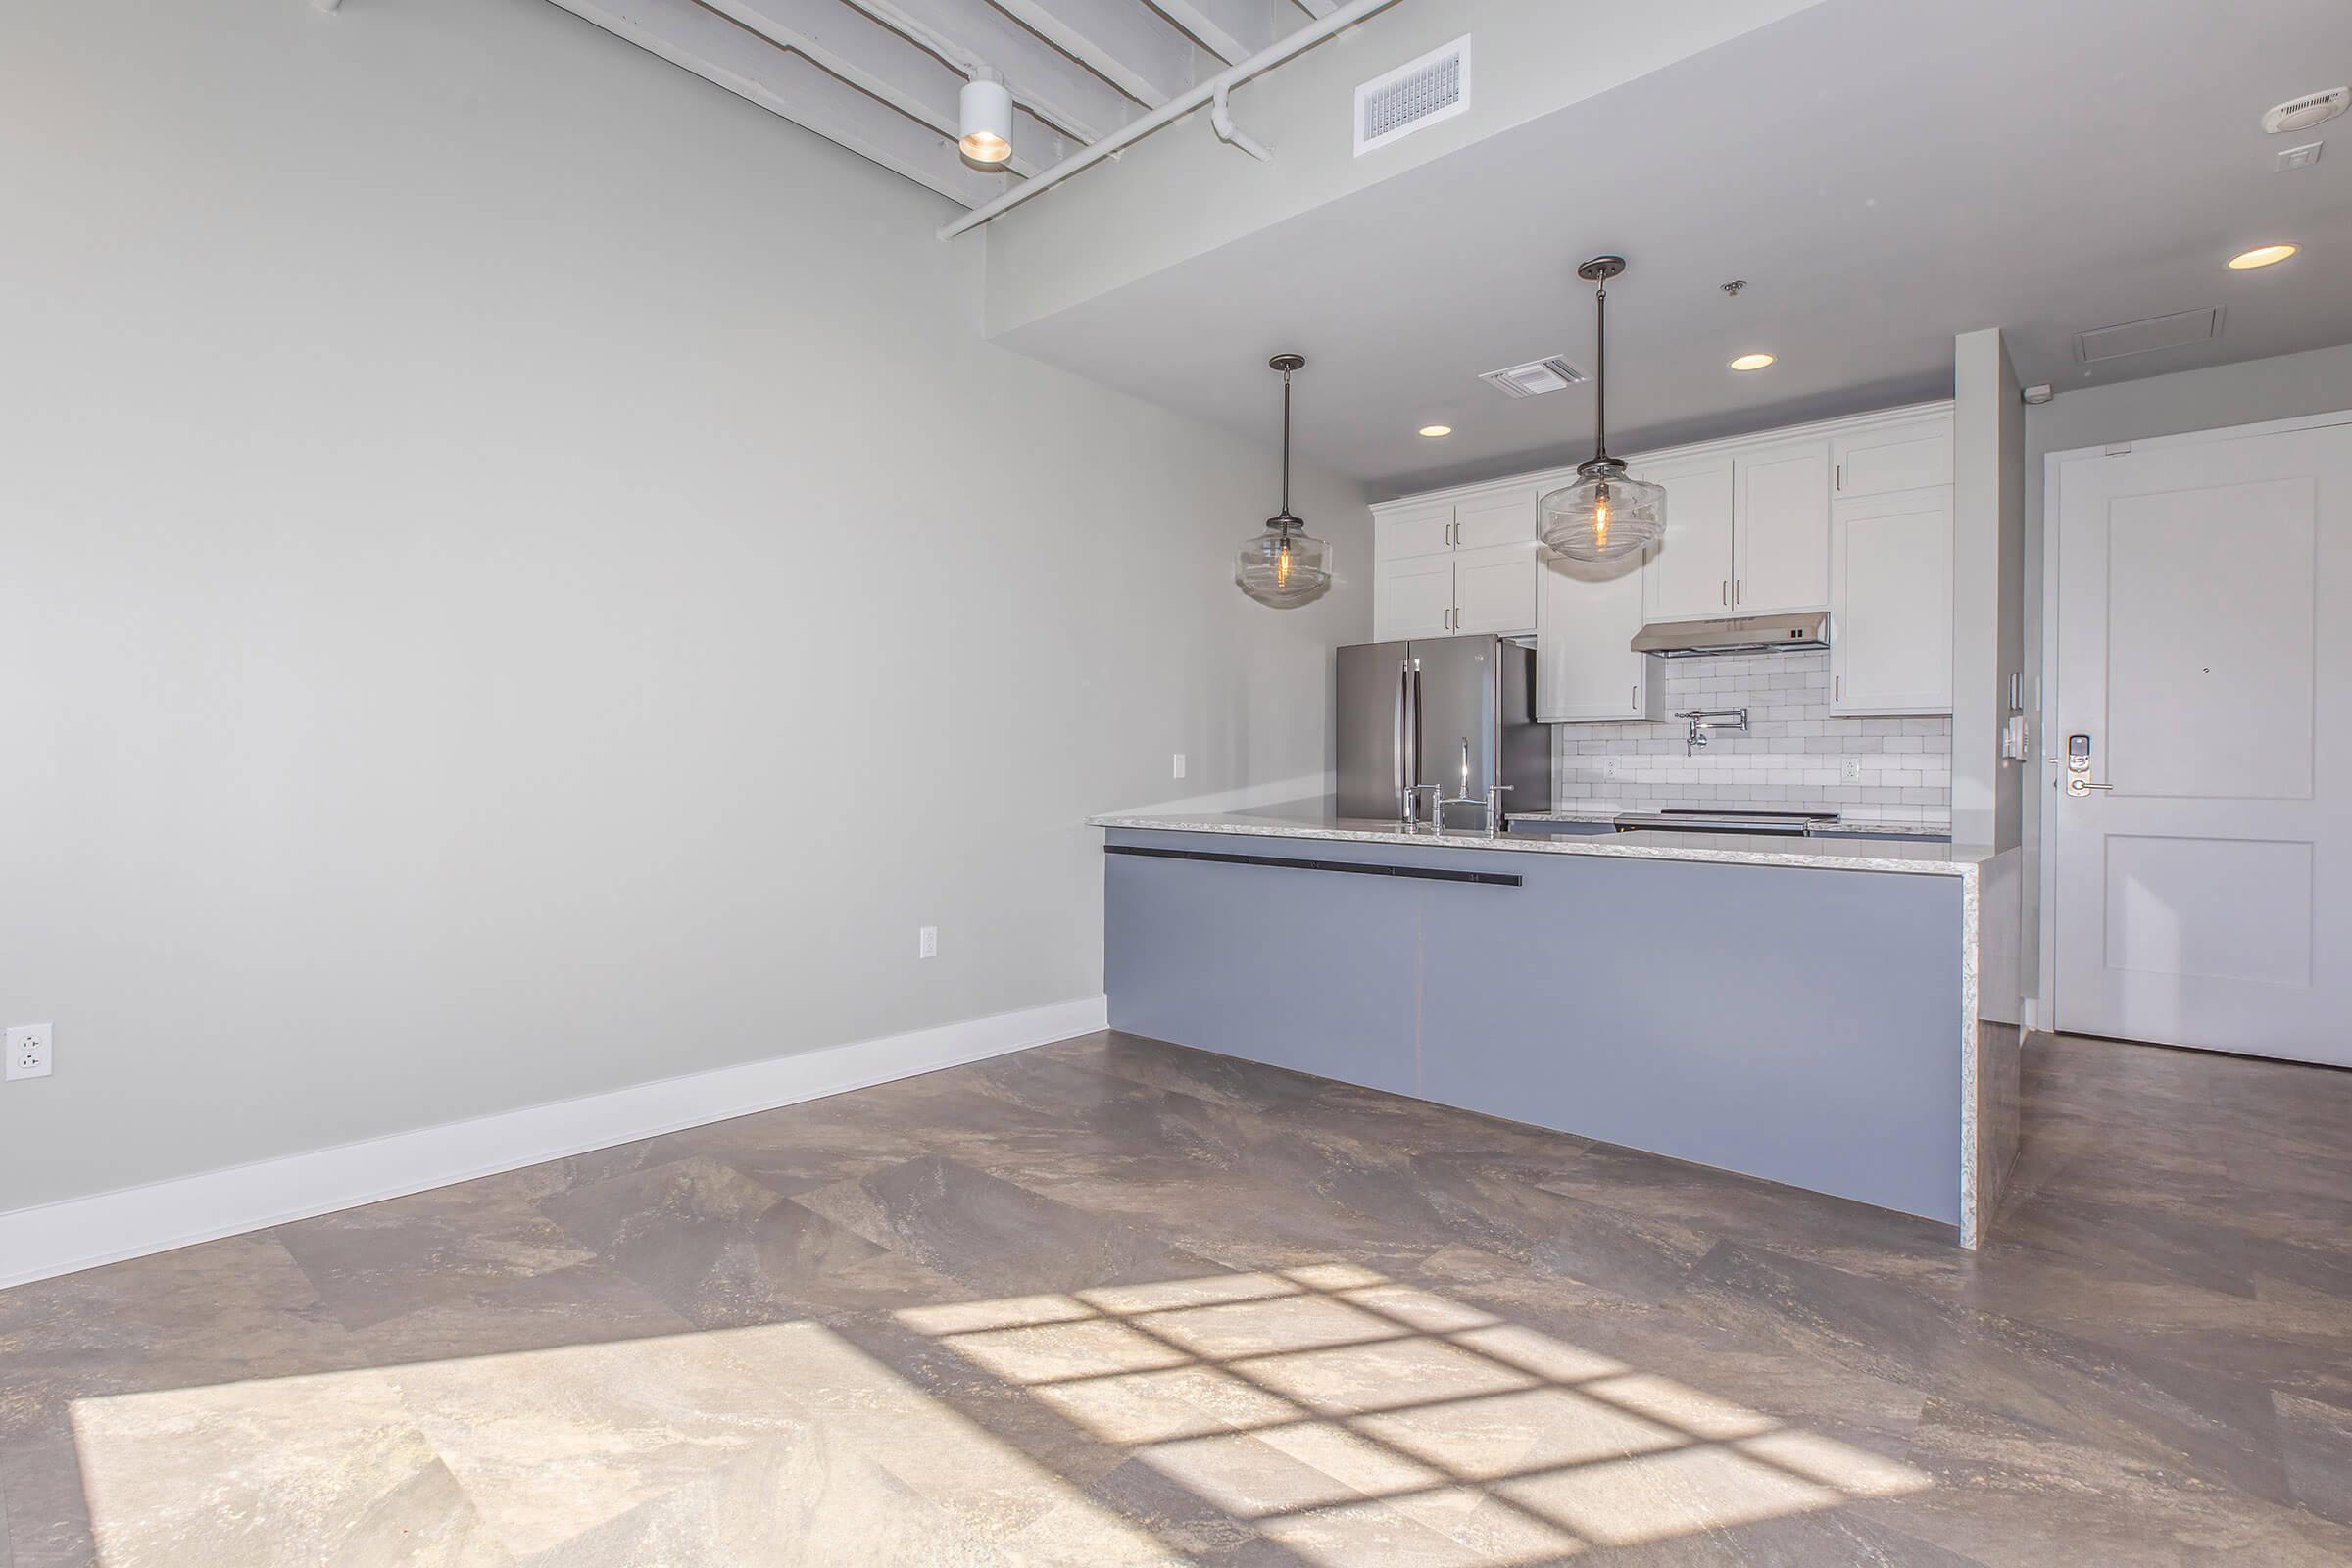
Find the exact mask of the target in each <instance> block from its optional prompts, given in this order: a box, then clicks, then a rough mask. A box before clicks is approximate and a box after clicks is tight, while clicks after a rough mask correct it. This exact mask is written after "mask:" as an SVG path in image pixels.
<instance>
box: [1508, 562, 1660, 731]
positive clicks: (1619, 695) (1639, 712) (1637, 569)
mask: <svg viewBox="0 0 2352 1568" xmlns="http://www.w3.org/2000/svg"><path fill="white" fill-rule="evenodd" d="M1542 559H1543V564H1542V566H1541V567H1540V568H1539V569H1540V570H1541V571H1542V572H1543V588H1542V594H1541V599H1540V603H1539V605H1538V615H1537V621H1536V718H1537V719H1538V721H1540V722H1542V723H1545V724H1580V723H1593V722H1601V721H1607V720H1611V719H1617V720H1625V719H1639V718H1643V717H1646V716H1648V715H1647V707H1646V704H1645V701H1644V699H1645V697H1646V692H1645V691H1644V687H1643V681H1644V677H1645V676H1646V675H1647V673H1648V669H1647V666H1648V665H1649V664H1651V663H1652V662H1654V661H1652V660H1650V659H1648V658H1647V657H1646V656H1644V655H1642V654H1637V653H1635V652H1634V651H1633V641H1634V633H1636V632H1638V631H1640V630H1641V629H1642V567H1641V564H1640V563H1639V562H1625V561H1610V562H1584V561H1569V560H1567V559H1565V558H1563V557H1559V556H1554V555H1553V554H1551V552H1549V551H1545V552H1544V555H1543V558H1542Z"/></svg>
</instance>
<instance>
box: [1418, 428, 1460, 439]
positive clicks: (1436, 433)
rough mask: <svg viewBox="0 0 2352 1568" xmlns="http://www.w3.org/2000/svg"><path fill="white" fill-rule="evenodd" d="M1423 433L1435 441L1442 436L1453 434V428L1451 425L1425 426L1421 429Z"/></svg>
mask: <svg viewBox="0 0 2352 1568" xmlns="http://www.w3.org/2000/svg"><path fill="white" fill-rule="evenodd" d="M1421 433H1422V434H1423V435H1425V436H1427V437H1429V438H1430V439H1431V440H1432V441H1435V440H1436V439H1437V438H1438V437H1440V436H1442V435H1451V434H1453V426H1452V425H1450V424H1425V425H1423V426H1422V427H1421Z"/></svg>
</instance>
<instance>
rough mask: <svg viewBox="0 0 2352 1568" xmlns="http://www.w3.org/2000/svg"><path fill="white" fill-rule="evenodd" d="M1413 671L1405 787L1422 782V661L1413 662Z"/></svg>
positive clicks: (1407, 716)
mask: <svg viewBox="0 0 2352 1568" xmlns="http://www.w3.org/2000/svg"><path fill="white" fill-rule="evenodd" d="M1412 663H1413V673H1412V678H1411V682H1410V684H1409V686H1408V687H1407V690H1408V691H1409V692H1410V694H1411V700H1410V701H1409V702H1407V703H1406V705H1405V728H1404V772H1405V787H1406V788H1407V789H1410V788H1412V787H1413V786H1414V785H1417V784H1419V783H1420V782H1421V661H1419V660H1418V659H1416V660H1414V661H1413V662H1412Z"/></svg>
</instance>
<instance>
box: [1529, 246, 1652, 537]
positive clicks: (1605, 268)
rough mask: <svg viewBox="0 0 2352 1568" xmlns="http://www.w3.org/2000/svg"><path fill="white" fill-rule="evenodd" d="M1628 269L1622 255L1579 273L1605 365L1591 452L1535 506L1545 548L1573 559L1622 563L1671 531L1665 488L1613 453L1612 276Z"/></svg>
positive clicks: (1597, 384)
mask: <svg viewBox="0 0 2352 1568" xmlns="http://www.w3.org/2000/svg"><path fill="white" fill-rule="evenodd" d="M1624 271H1625V258H1624V257H1622V256H1595V257H1593V259H1592V260H1591V261H1589V262H1587V263H1585V265H1584V266H1582V267H1580V268H1578V269H1577V270H1576V275H1577V276H1579V277H1581V278H1583V279H1584V280H1585V281H1586V282H1588V283H1591V284H1593V350H1594V353H1595V355H1596V356H1597V358H1598V359H1599V362H1600V363H1599V365H1598V366H1597V367H1596V368H1597V370H1598V371H1599V373H1598V375H1597V376H1596V377H1595V378H1594V380H1593V456H1591V457H1590V458H1587V459H1586V460H1585V461H1584V462H1582V463H1580V464H1578V465H1577V466H1576V483H1574V484H1571V485H1566V486H1563V487H1562V488H1560V489H1558V490H1554V491H1552V492H1551V493H1549V494H1548V495H1546V496H1544V499H1543V500H1542V501H1540V502H1538V503H1537V504H1536V505H1537V510H1538V512H1539V514H1540V515H1542V518H1543V525H1542V526H1543V537H1544V546H1545V547H1546V548H1547V549H1549V550H1551V551H1552V552H1553V553H1554V554H1556V555H1562V556H1566V557H1567V558H1568V559H1569V560H1571V561H1619V560H1622V559H1624V558H1625V557H1627V556H1630V555H1632V554H1634V553H1635V552H1636V551H1639V550H1646V549H1648V548H1649V547H1650V546H1651V545H1654V544H1656V543H1657V542H1658V540H1659V539H1660V538H1662V537H1664V535H1665V532H1666V487H1665V486H1664V485H1657V484H1651V483H1649V482H1648V481H1647V480H1645V479H1636V478H1634V477H1632V476H1631V475H1629V474H1628V473H1627V472H1626V471H1625V464H1624V463H1623V462H1621V461H1620V460H1618V459H1616V458H1612V457H1610V456H1609V279H1610V278H1612V277H1616V276H1619V275H1621V274H1622V273H1623V272H1624Z"/></svg>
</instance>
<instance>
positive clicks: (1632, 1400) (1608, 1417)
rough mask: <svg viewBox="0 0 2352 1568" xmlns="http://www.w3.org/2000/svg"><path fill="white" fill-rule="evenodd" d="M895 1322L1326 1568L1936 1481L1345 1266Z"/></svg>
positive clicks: (1767, 1508) (1632, 1532)
mask: <svg viewBox="0 0 2352 1568" xmlns="http://www.w3.org/2000/svg"><path fill="white" fill-rule="evenodd" d="M1073 1303H1076V1304H1080V1305H1082V1308H1083V1310H1082V1312H1080V1313H1076V1314H1073V1313H1072V1312H1071V1311H1070V1310H1069V1307H1070V1306H1071V1305H1072V1304H1073ZM899 1318H900V1321H902V1322H904V1323H906V1324H907V1326H909V1327H911V1328H915V1329H918V1330H920V1331H921V1332H923V1333H926V1334H931V1335H934V1336H936V1337H938V1338H939V1339H940V1340H941V1341H942V1343H944V1344H946V1345H949V1346H951V1347H953V1348H955V1349H956V1350H957V1351H958V1352H959V1353H961V1354H963V1355H964V1356H966V1357H968V1358H969V1359H970V1360H972V1361H973V1362H974V1363H975V1364H976V1365H978V1366H980V1367H982V1368H984V1369H986V1370H987V1371H989V1372H991V1373H993V1374H995V1375H996V1376H998V1377H1001V1378H1004V1379H1005V1380H1006V1381H1008V1382H1010V1383H1013V1384H1016V1385H1018V1386H1020V1387H1022V1388H1025V1389H1027V1390H1029V1391H1030V1392H1031V1393H1032V1395H1033V1396H1034V1397H1037V1398H1038V1399H1039V1400H1041V1401H1042V1402H1043V1403H1045V1404H1046V1405H1047V1406H1049V1407H1050V1408H1052V1409H1054V1410H1055V1411H1057V1412H1059V1413H1060V1414H1061V1415H1063V1416H1065V1417H1067V1418H1068V1419H1069V1420H1070V1421H1071V1422H1072V1423H1074V1424H1075V1425H1076V1426H1078V1427H1079V1428H1081V1429H1083V1430H1084V1431H1085V1432H1086V1433H1087V1434H1089V1435H1090V1436H1092V1437H1094V1438H1096V1439H1098V1440H1100V1441H1102V1442H1103V1443H1107V1444H1113V1445H1118V1446H1124V1447H1127V1448H1131V1449H1133V1450H1134V1451H1135V1453H1136V1455H1137V1456H1138V1457H1139V1458H1141V1459H1142V1460H1143V1462H1144V1463H1146V1464H1148V1465H1150V1466H1152V1468H1153V1469H1155V1470H1157V1471H1158V1472H1159V1473H1160V1474H1162V1475H1164V1476H1166V1477H1168V1478H1169V1479H1170V1480H1173V1481H1175V1482H1178V1483H1180V1484H1181V1485H1182V1486H1183V1487H1185V1488H1186V1489H1187V1490H1188V1491H1190V1492H1192V1493H1193V1494H1194V1495H1198V1496H1199V1497H1201V1498H1202V1499H1203V1500H1205V1501H1207V1502H1208V1503H1210V1504H1212V1505H1214V1506H1215V1507H1216V1508H1218V1509H1219V1510H1221V1511H1223V1512H1224V1513H1226V1514H1227V1515H1229V1516H1231V1517H1233V1518H1235V1519H1239V1520H1246V1521H1249V1522H1250V1523H1251V1524H1253V1525H1254V1526H1255V1527H1256V1528H1257V1529H1258V1530H1260V1531H1261V1532H1263V1533H1264V1534H1265V1535H1267V1536H1268V1537H1271V1538H1272V1539H1274V1540H1276V1541H1278V1542H1280V1543H1281V1544H1284V1545H1285V1546H1287V1547H1289V1548H1290V1549H1291V1550H1292V1551H1293V1552H1294V1553H1296V1554H1298V1555H1299V1556H1300V1557H1302V1558H1304V1559H1306V1560H1308V1561H1310V1562H1314V1563H1320V1564H1330V1565H1332V1568H1340V1565H1346V1564H1360V1563H1368V1562H1380V1563H1383V1564H1397V1565H1402V1568H1524V1565H1529V1564H1536V1563H1542V1562H1550V1561H1556V1560H1558V1559H1560V1558H1562V1557H1566V1556H1569V1555H1572V1554H1576V1553H1580V1552H1587V1551H1590V1550H1592V1549H1593V1548H1595V1547H1607V1546H1613V1545H1629V1544H1638V1543H1643V1542H1653V1541H1663V1540H1668V1539H1671V1538H1674V1537H1680V1536H1690V1535H1697V1534H1703V1533H1705V1532H1709V1531H1717V1530H1724V1529H1730V1528H1733V1527H1737V1526H1739V1525H1742V1524H1748V1523H1753V1522H1757V1521H1760V1520H1766V1519H1776V1518H1782V1517H1786V1516H1789V1515H1791V1514H1800V1513H1808V1512H1813V1511H1816V1510H1820V1509H1825V1508H1833V1507H1836V1506H1838V1505H1839V1504H1840V1503H1844V1502H1847V1501H1850V1500H1854V1499H1859V1498H1866V1497H1885V1496H1894V1495H1901V1494H1903V1493H1909V1492H1917V1491H1919V1490H1921V1489H1923V1488H1925V1487H1927V1486H1928V1485H1929V1484H1930V1481H1929V1478H1928V1477H1927V1476H1926V1475H1925V1474H1923V1473H1921V1472H1920V1471H1918V1470H1916V1469H1914V1468H1912V1467H1911V1466H1909V1465H1906V1464H1903V1463H1901V1462H1900V1461H1898V1460H1895V1459H1890V1458H1887V1457H1886V1456H1885V1455H1882V1454H1877V1453H1872V1452H1869V1451H1868V1450H1866V1449H1861V1448H1857V1447H1854V1446H1850V1445H1847V1444H1843V1443H1839V1442H1838V1441H1836V1440H1835V1439H1832V1438H1828V1437H1825V1436H1822V1435H1820V1434H1818V1433H1812V1432H1806V1431H1802V1430H1798V1429H1794V1428H1790V1427H1787V1426H1784V1425H1783V1424H1782V1423H1781V1422H1780V1421H1778V1420H1776V1419H1775V1418H1773V1417H1772V1416H1770V1415H1767V1414H1765V1413H1763V1412H1761V1411H1758V1410H1753V1409H1749V1408H1748V1407H1746V1406H1744V1405H1742V1404H1740V1403H1739V1402H1737V1401H1735V1400H1731V1399H1726V1398H1723V1397H1719V1396H1717V1395H1713V1394H1710V1393H1708V1392H1706V1391H1704V1390H1701V1389H1695V1388H1692V1387H1691V1386H1690V1385H1688V1384H1686V1383H1683V1382H1680V1381H1678V1380H1676V1379H1674V1378H1671V1377H1667V1376H1664V1375H1663V1374H1661V1373H1658V1372H1655V1371H1650V1370H1646V1369H1642V1368H1636V1367H1631V1366H1628V1365H1626V1364H1625V1363H1624V1362H1622V1361H1620V1360H1617V1359H1615V1358H1613V1357H1610V1356H1606V1355H1599V1354H1595V1353H1594V1352H1593V1351H1590V1350H1587V1349H1585V1348H1582V1347H1580V1346H1576V1345H1571V1344H1569V1343H1567V1342H1565V1341H1562V1340H1559V1339H1557V1338H1554V1337H1553V1336H1550V1335H1547V1334H1544V1333H1541V1332H1539V1331H1537V1330H1535V1329H1532V1328H1528V1327H1526V1326H1525V1325H1523V1324H1516V1323H1510V1322H1506V1321H1504V1320H1502V1319H1500V1318H1498V1317H1496V1316H1495V1314H1493V1313H1491V1312H1488V1311H1485V1310H1483V1309H1481V1308H1479V1307H1475V1306H1472V1305H1469V1304H1467V1303H1465V1302H1461V1301H1456V1300H1453V1299H1449V1298H1446V1297H1443V1296H1439V1295H1436V1294H1434V1293H1431V1292H1428V1291H1424V1290H1420V1289H1418V1288H1416V1287H1412V1286H1408V1285H1404V1284H1400V1283H1397V1282H1395V1281H1392V1280H1389V1279H1387V1278H1386V1277H1384V1276H1382V1275H1380V1274H1378V1273H1376V1272H1375V1271H1373V1270H1370V1269H1366V1268H1362V1267H1359V1266H1357V1265H1354V1264H1317V1265H1312V1266H1309V1267H1305V1268H1297V1269H1284V1270H1278V1271H1261V1272H1251V1273H1234V1274H1219V1275H1212V1276H1208V1277H1205V1278H1201V1279H1190V1280H1170V1281H1164V1282H1157V1283H1152V1284H1148V1285H1138V1286H1119V1287H1104V1288H1101V1289H1096V1290H1088V1291H1080V1292H1077V1293H1075V1294H1074V1295H1073V1296H1070V1297H1051V1298H1044V1297H1031V1298H1023V1299H1017V1300H1008V1301H981V1302H971V1303H962V1304H959V1305H956V1306H952V1307H923V1308H916V1309H912V1310H909V1311H906V1312H902V1313H900V1314H899Z"/></svg>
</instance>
